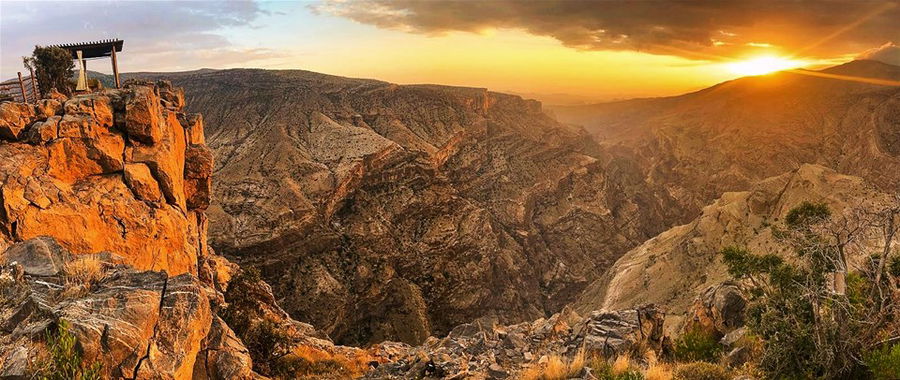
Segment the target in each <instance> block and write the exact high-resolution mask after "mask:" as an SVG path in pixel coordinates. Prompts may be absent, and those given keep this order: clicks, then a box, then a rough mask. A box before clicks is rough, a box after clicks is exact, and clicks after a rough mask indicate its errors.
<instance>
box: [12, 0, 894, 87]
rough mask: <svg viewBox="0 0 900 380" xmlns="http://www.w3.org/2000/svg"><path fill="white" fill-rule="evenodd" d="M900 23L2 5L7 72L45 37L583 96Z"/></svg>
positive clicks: (479, 7) (128, 58)
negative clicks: (113, 41)
mask: <svg viewBox="0 0 900 380" xmlns="http://www.w3.org/2000/svg"><path fill="white" fill-rule="evenodd" d="M897 20H900V1H865V0H851V1H837V0H835V1H803V0H791V1H775V0H749V1H705V0H695V1H663V0H654V1H650V0H637V1H572V0H532V1H528V0H487V1H471V0H467V1H443V0H415V1H387V0H356V1H350V0H316V1H277V2H258V1H227V2H210V1H182V2H174V1H149V2H146V1H145V2H139V1H67V2H47V1H30V2H17V1H6V0H0V78H3V79H6V78H10V77H14V76H15V75H16V72H17V71H22V70H24V68H23V66H22V56H25V55H29V54H30V52H31V50H32V49H33V48H34V46H35V45H50V44H55V43H66V42H81V41H91V40H99V39H106V38H121V39H123V40H125V45H124V50H123V51H122V52H121V53H120V54H119V67H120V71H122V72H133V71H184V70H195V69H200V68H216V69H223V68H236V67H256V68H268V69H303V70H311V71H316V72H322V73H328V74H334V75H341V76H350V77H363V78H375V79H381V80H385V81H390V82H395V83H401V84H406V83H438V84H448V85H460V86H473V87H487V88H490V89H492V90H496V91H504V92H513V93H519V94H525V95H529V96H532V97H536V98H539V99H541V100H544V101H545V102H548V101H549V102H551V103H553V102H556V103H577V102H590V101H600V100H610V99H620V98H630V97H643V96H663V95H674V94H679V93H684V92H689V91H694V90H697V89H700V88H704V87H707V86H710V85H713V84H715V83H719V82H722V81H725V80H729V79H733V78H736V77H739V76H742V75H748V74H750V73H752V71H748V70H746V69H741V68H746V66H747V65H748V64H747V63H746V61H748V60H749V62H750V64H749V65H750V66H753V65H756V66H758V64H757V63H755V62H761V61H759V60H756V59H757V58H759V57H769V58H767V59H770V60H772V59H776V60H778V62H782V61H784V62H788V63H790V64H791V65H793V66H801V67H807V68H820V67H825V66H828V65H833V64H839V63H842V62H846V61H848V60H851V59H854V58H873V59H879V60H883V61H886V62H890V63H894V64H900V48H898V47H897V45H895V42H896V43H900V23H898V22H897ZM766 62H768V61H766ZM741 64H743V66H741ZM88 68H89V69H91V70H97V71H101V72H107V73H108V72H111V68H110V64H109V61H108V60H95V61H89V62H88Z"/></svg>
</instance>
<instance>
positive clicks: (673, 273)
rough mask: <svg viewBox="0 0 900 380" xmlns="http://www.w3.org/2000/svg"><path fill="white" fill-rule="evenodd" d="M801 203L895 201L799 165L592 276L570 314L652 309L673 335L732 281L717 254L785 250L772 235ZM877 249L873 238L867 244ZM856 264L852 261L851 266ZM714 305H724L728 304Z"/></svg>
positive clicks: (837, 205)
mask: <svg viewBox="0 0 900 380" xmlns="http://www.w3.org/2000/svg"><path fill="white" fill-rule="evenodd" d="M804 201H811V202H824V203H826V204H828V206H829V208H830V209H831V210H833V212H835V213H836V214H840V213H842V212H845V211H846V210H848V209H849V208H859V209H865V210H877V209H878V208H879V207H881V206H884V205H891V204H892V202H895V199H893V198H891V196H890V193H884V192H882V191H880V190H879V189H877V188H876V187H874V186H872V185H870V184H868V183H866V182H865V181H864V180H863V179H862V178H860V177H854V176H847V175H842V174H839V173H837V172H835V171H834V170H831V169H828V168H825V167H822V166H818V165H809V164H805V165H802V166H801V167H800V168H798V169H796V170H794V171H791V172H788V173H785V174H783V175H780V176H776V177H772V178H768V179H766V180H763V181H760V182H759V183H757V184H755V185H754V186H752V187H751V188H750V189H749V190H747V191H742V192H729V193H725V194H723V195H722V196H721V197H720V198H719V199H717V200H716V201H714V202H713V203H711V204H710V205H708V206H707V207H704V208H703V211H702V212H701V215H700V216H699V217H698V218H696V219H695V220H693V221H692V222H690V223H688V224H685V225H681V226H677V227H674V228H672V229H670V230H668V231H666V232H663V233H662V234H660V235H658V236H656V237H654V238H652V239H650V240H648V241H646V242H644V243H643V244H641V245H640V246H638V247H636V248H634V249H632V250H631V251H629V252H628V253H626V254H625V255H624V256H622V257H621V258H620V259H619V260H618V261H617V262H616V263H615V264H614V265H613V266H612V267H610V268H609V269H608V270H607V271H606V272H605V273H599V272H598V273H597V276H596V277H597V280H596V281H594V282H593V283H592V284H591V285H590V286H588V287H587V289H586V290H585V292H584V293H583V294H582V295H581V296H580V297H579V299H578V301H577V302H575V303H574V305H573V307H574V309H575V310H576V311H579V312H588V311H590V310H596V309H608V310H616V309H621V308H627V307H633V306H636V305H643V304H647V303H652V304H655V305H657V306H659V307H660V308H661V309H662V310H664V311H665V312H666V329H667V333H669V334H673V335H674V334H677V333H679V332H680V329H681V328H682V327H683V326H684V324H685V323H686V322H690V321H692V319H693V318H694V317H695V315H694V313H695V311H696V310H695V309H696V308H695V307H694V303H695V302H696V299H697V296H698V295H701V294H704V293H710V294H708V295H707V298H714V297H716V295H715V294H714V293H715V292H716V291H717V289H719V288H721V286H722V284H723V283H726V282H727V281H728V280H729V279H730V276H729V275H728V273H727V269H726V267H725V265H724V264H723V263H722V261H721V256H720V255H719V252H720V250H721V249H722V248H725V247H728V246H742V247H747V248H748V249H749V250H750V251H751V252H757V253H782V254H783V253H785V252H786V249H785V248H784V247H783V246H782V245H780V244H779V243H778V241H777V239H775V238H774V237H773V235H772V234H773V231H774V229H775V228H777V227H779V226H780V227H782V228H783V223H784V220H785V216H786V215H787V213H788V211H789V210H790V209H792V208H794V207H796V206H797V205H799V204H800V203H802V202H804ZM876 236H878V237H880V235H877V234H876ZM877 243H878V238H877V237H876V238H875V239H874V240H873V242H872V244H877ZM875 251H878V250H877V249H872V250H863V253H865V254H868V253H870V252H875ZM848 252H851V251H848ZM854 252H855V251H854ZM862 258H863V257H862V256H855V257H851V259H853V260H854V262H855V263H856V264H859V260H860V259H862ZM856 267H858V266H854V268H856ZM724 294H727V293H722V295H724ZM720 296H721V295H720ZM714 302H715V303H721V304H727V303H728V301H727V300H717V301H714ZM732 327H733V326H732ZM723 330H725V331H724V332H727V329H723Z"/></svg>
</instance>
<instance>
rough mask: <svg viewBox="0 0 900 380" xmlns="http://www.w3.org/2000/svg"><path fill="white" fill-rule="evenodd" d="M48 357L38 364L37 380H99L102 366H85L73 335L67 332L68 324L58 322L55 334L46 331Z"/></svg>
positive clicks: (94, 364) (96, 364) (97, 364)
mask: <svg viewBox="0 0 900 380" xmlns="http://www.w3.org/2000/svg"><path fill="white" fill-rule="evenodd" d="M46 344H47V351H48V353H49V357H48V358H47V359H46V361H44V362H42V363H39V364H38V371H37V374H36V375H37V376H36V377H37V378H38V379H42V380H99V379H100V378H101V375H100V371H101V370H102V369H103V365H102V364H101V363H99V362H94V363H93V364H91V365H90V366H85V364H84V362H83V361H82V359H81V355H82V353H81V350H80V349H79V347H78V340H77V339H76V338H75V335H72V333H71V332H69V323H68V322H66V321H60V322H59V324H58V325H57V327H56V332H55V333H53V332H51V331H49V330H48V331H47V342H46Z"/></svg>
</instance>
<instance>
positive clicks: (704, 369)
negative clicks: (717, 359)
mask: <svg viewBox="0 0 900 380" xmlns="http://www.w3.org/2000/svg"><path fill="white" fill-rule="evenodd" d="M672 378H673V379H675V380H729V379H730V377H729V376H728V371H726V370H725V369H724V368H722V367H719V366H717V365H715V364H710V363H706V362H694V363H687V364H682V365H679V366H678V367H676V368H675V372H674V373H673V376H672Z"/></svg>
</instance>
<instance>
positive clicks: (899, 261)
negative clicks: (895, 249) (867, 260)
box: [888, 255, 900, 277]
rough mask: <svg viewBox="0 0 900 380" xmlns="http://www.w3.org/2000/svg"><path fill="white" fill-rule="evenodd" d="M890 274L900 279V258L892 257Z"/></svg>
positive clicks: (889, 266)
mask: <svg viewBox="0 0 900 380" xmlns="http://www.w3.org/2000/svg"><path fill="white" fill-rule="evenodd" d="M888 272H890V273H891V275H893V276H894V277H900V256H898V255H894V256H893V257H891V262H890V263H889V265H888Z"/></svg>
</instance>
